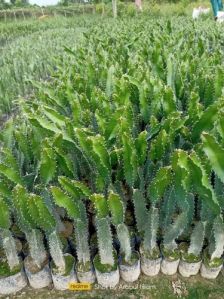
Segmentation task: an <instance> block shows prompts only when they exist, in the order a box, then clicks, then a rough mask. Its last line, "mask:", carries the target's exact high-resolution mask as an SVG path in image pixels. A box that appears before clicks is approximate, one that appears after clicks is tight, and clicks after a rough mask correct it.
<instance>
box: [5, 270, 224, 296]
mask: <svg viewBox="0 0 224 299" xmlns="http://www.w3.org/2000/svg"><path fill="white" fill-rule="evenodd" d="M1 298H4V299H6V298H7V299H15V298H19V299H31V298H32V299H47V298H53V299H65V298H79V299H84V298H85V299H88V298H94V299H101V298H102V299H103V298H106V299H107V298H108V299H110V298H122V299H138V298H141V299H163V298H164V299H172V298H188V299H207V298H211V299H222V298H224V276H223V275H222V274H220V275H219V277H218V278H217V279H216V280H215V281H210V280H205V279H202V278H201V277H200V276H199V275H198V276H196V277H191V278H187V279H184V278H182V277H181V276H180V275H175V276H172V277H167V276H165V275H162V274H160V275H158V276H157V277H156V278H149V277H146V276H141V279H139V280H138V281H137V282H135V283H132V284H127V283H126V284H125V283H123V282H121V283H120V284H119V286H118V287H117V288H116V289H113V290H105V289H100V287H99V286H98V285H94V286H93V289H92V291H88V292H87V291H82V292H71V291H63V292H61V291H60V292H59V291H55V290H53V289H52V287H50V288H48V289H44V290H38V291H36V290H32V289H31V288H26V289H24V290H23V291H22V292H20V293H18V294H16V295H13V296H5V297H1Z"/></svg>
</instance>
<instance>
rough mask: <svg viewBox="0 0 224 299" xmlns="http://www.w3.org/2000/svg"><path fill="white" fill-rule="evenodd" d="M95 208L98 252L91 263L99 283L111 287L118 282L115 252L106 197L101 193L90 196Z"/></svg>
mask: <svg viewBox="0 0 224 299" xmlns="http://www.w3.org/2000/svg"><path fill="white" fill-rule="evenodd" d="M90 199H91V200H92V201H93V203H94V206H95V210H96V219H95V225H96V232H97V241H98V249H99V252H98V253H97V254H96V256H95V257H94V260H93V263H94V267H95V271H96V278H97V282H98V283H99V285H101V286H102V287H105V288H113V287H115V286H116V285H117V284H118V282H119V269H118V262H117V254H116V252H115V250H114V248H113V241H112V233H111V227H110V219H109V209H108V204H107V200H106V198H105V197H104V196H103V195H101V194H93V195H91V196H90Z"/></svg>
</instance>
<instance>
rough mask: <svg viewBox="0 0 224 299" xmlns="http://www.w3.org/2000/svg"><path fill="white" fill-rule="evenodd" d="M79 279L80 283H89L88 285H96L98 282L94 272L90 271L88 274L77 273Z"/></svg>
mask: <svg viewBox="0 0 224 299" xmlns="http://www.w3.org/2000/svg"><path fill="white" fill-rule="evenodd" d="M77 278H78V281H79V282H88V283H94V282H95V280H96V276H95V273H94V271H93V270H89V271H86V272H80V271H77Z"/></svg>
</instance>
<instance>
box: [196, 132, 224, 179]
mask: <svg viewBox="0 0 224 299" xmlns="http://www.w3.org/2000/svg"><path fill="white" fill-rule="evenodd" d="M201 138H202V142H203V150H204V152H205V153H206V155H207V157H208V159H209V161H210V163H211V165H212V168H213V169H214V171H215V172H216V174H217V175H218V177H219V178H220V180H221V181H222V182H223V183H224V159H223V157H224V149H223V148H222V147H221V146H220V145H219V144H218V142H217V141H216V140H215V138H214V137H213V136H212V135H210V134H208V133H203V134H202V137H201Z"/></svg>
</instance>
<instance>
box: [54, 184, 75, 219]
mask: <svg viewBox="0 0 224 299" xmlns="http://www.w3.org/2000/svg"><path fill="white" fill-rule="evenodd" d="M51 192H52V195H53V198H54V200H55V203H56V204H57V205H58V206H59V207H62V208H64V209H66V211H67V213H68V216H69V217H70V218H71V219H77V218H80V211H79V207H78V204H77V203H76V202H75V201H74V200H72V199H71V198H70V197H69V196H68V195H67V194H65V193H64V192H63V191H62V190H61V189H60V188H58V187H51Z"/></svg>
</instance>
